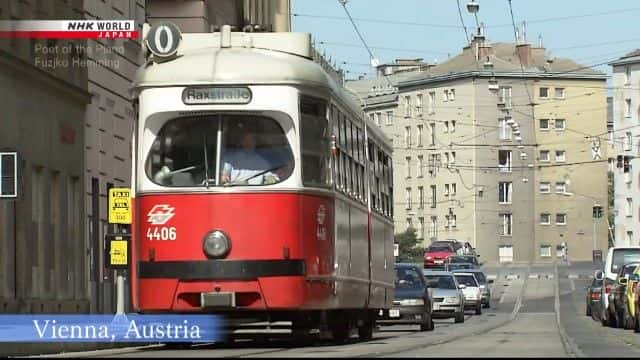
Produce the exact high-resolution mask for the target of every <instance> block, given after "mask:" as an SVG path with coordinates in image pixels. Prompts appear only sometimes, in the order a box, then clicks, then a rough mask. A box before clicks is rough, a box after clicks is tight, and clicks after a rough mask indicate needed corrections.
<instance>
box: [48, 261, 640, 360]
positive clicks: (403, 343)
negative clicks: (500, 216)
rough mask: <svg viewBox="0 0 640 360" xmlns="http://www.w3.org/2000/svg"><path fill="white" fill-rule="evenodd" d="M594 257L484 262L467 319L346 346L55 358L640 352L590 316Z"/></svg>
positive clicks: (244, 345) (269, 345) (276, 344)
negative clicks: (488, 295) (478, 302)
mask: <svg viewBox="0 0 640 360" xmlns="http://www.w3.org/2000/svg"><path fill="white" fill-rule="evenodd" d="M596 267H597V266H594V265H593V264H591V263H573V264H558V265H555V264H533V265H513V266H508V267H496V266H493V267H486V268H485V272H486V273H487V275H488V276H489V277H490V278H495V283H494V284H493V288H492V300H491V302H492V307H491V308H490V309H484V311H483V314H482V315H479V316H476V315H472V312H467V316H466V319H465V322H464V323H462V324H454V322H453V319H439V320H436V328H435V330H434V331H432V332H419V331H417V330H418V327H417V326H386V327H381V328H380V329H379V330H378V331H376V332H375V333H374V338H373V340H371V341H368V342H361V341H359V340H358V338H357V336H354V337H353V338H352V339H351V341H349V342H347V343H346V344H343V345H335V344H332V343H330V342H318V343H315V344H313V345H311V346H300V345H299V344H296V343H294V342H293V341H289V340H286V339H280V340H277V339H276V340H274V339H265V338H258V339H251V340H242V341H236V342H235V343H233V344H230V345H229V344H226V345H223V344H203V345H198V346H192V347H190V348H187V349H169V348H167V347H165V346H163V345H154V346H148V347H140V348H127V349H119V350H102V351H95V352H82V353H67V354H58V355H55V356H56V357H106V356H109V357H112V356H118V357H154V358H164V357H167V358H168V357H178V358H184V357H278V358H280V357H611V356H613V357H635V358H638V357H640V335H639V334H635V333H634V332H633V331H632V330H623V329H612V328H608V327H603V326H602V325H601V324H600V322H597V321H594V320H593V319H591V318H590V317H587V316H585V287H586V286H587V285H588V284H589V283H590V280H589V279H588V277H589V276H591V275H592V274H593V271H594V268H596Z"/></svg>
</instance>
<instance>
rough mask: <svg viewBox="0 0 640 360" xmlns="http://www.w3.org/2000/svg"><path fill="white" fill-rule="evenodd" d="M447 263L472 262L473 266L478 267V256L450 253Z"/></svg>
mask: <svg viewBox="0 0 640 360" xmlns="http://www.w3.org/2000/svg"><path fill="white" fill-rule="evenodd" d="M447 260H448V261H447V262H448V263H449V264H453V263H464V264H473V265H474V266H475V267H478V268H479V267H480V262H479V261H478V257H477V256H475V255H452V256H449V258H448V259H447Z"/></svg>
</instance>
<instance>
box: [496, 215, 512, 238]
mask: <svg viewBox="0 0 640 360" xmlns="http://www.w3.org/2000/svg"><path fill="white" fill-rule="evenodd" d="M499 219H500V235H503V236H511V231H512V230H513V229H512V226H513V217H512V216H511V214H500V217H499Z"/></svg>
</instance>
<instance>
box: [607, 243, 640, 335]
mask: <svg viewBox="0 0 640 360" xmlns="http://www.w3.org/2000/svg"><path fill="white" fill-rule="evenodd" d="M635 261H640V246H617V247H612V248H609V251H608V252H607V257H606V259H605V262H604V268H603V277H604V281H603V283H602V291H601V296H600V301H601V303H602V306H601V312H600V321H601V322H602V326H607V325H608V326H615V325H616V317H615V313H612V312H610V310H611V307H610V306H609V301H610V299H609V295H610V293H611V291H612V289H613V288H614V285H615V281H616V278H617V276H618V271H619V270H620V267H621V266H622V265H624V264H627V263H630V262H635Z"/></svg>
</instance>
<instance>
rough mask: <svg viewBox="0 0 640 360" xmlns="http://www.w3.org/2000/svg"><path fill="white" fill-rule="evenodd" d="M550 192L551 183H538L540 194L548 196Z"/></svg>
mask: <svg viewBox="0 0 640 360" xmlns="http://www.w3.org/2000/svg"><path fill="white" fill-rule="evenodd" d="M550 192H551V183H549V182H541V183H540V193H542V194H548V193H550Z"/></svg>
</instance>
